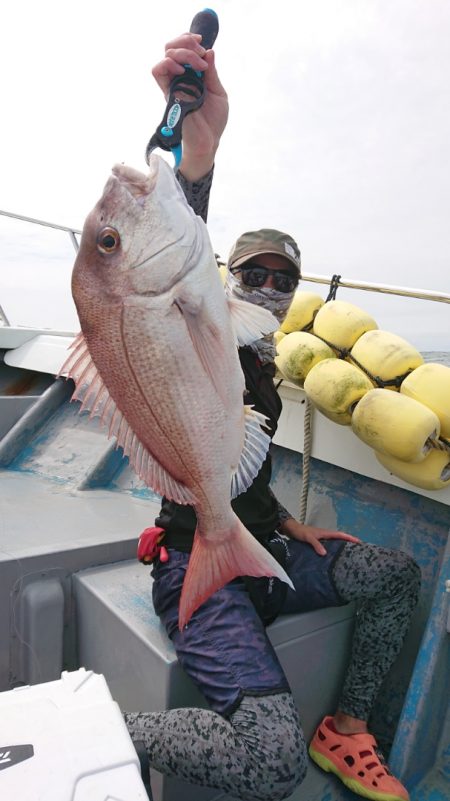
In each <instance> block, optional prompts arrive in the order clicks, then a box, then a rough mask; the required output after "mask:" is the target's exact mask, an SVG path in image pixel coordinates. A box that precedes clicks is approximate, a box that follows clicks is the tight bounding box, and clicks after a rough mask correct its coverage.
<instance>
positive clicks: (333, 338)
mask: <svg viewBox="0 0 450 801" xmlns="http://www.w3.org/2000/svg"><path fill="white" fill-rule="evenodd" d="M375 328H378V325H377V323H376V322H375V320H374V319H373V317H371V316H370V314H367V312H365V311H364V310H363V309H360V308H359V307H358V306H354V305H353V303H347V301H343V300H330V301H329V302H328V303H325V304H324V305H323V306H322V307H321V309H319V311H318V312H317V314H316V317H315V319H314V325H313V333H314V334H316V336H318V337H320V338H321V339H323V340H324V341H325V342H326V343H327V344H328V345H331V346H334V347H335V348H337V349H344V350H350V348H352V347H353V345H354V344H355V342H356V341H357V340H358V339H359V337H361V336H362V335H363V334H365V333H366V331H371V330H373V329H375Z"/></svg>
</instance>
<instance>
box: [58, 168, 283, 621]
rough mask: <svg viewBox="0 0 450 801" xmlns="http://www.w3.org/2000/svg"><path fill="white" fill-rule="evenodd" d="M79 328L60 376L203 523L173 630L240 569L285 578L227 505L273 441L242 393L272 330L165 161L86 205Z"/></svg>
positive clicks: (78, 279)
mask: <svg viewBox="0 0 450 801" xmlns="http://www.w3.org/2000/svg"><path fill="white" fill-rule="evenodd" d="M72 295H73V299H74V302H75V305H76V309H77V312H78V317H79V321H80V326H81V333H80V334H79V335H78V337H76V339H75V340H74V342H73V343H72V351H71V354H70V355H69V357H68V358H67V359H66V361H65V363H64V365H63V366H62V368H61V371H60V375H62V376H65V377H67V378H71V379H73V381H74V382H75V391H74V393H73V396H72V400H78V401H81V408H80V412H81V411H89V412H90V417H91V418H93V417H99V418H100V423H101V424H102V425H103V426H106V427H107V433H108V436H109V437H116V445H117V447H119V446H120V447H121V448H122V449H123V453H124V455H125V456H128V459H129V462H130V464H131V466H132V468H133V469H134V471H135V472H136V474H137V475H138V476H139V477H140V478H141V479H142V480H143V481H144V482H145V484H147V486H149V487H151V488H152V489H153V490H154V491H155V492H157V493H158V494H160V495H165V496H166V497H167V498H169V499H171V500H174V501H176V502H177V503H180V504H189V505H192V506H193V507H194V510H195V513H196V517H197V528H196V532H195V536H194V542H193V547H192V552H191V555H190V558H189V563H188V567H187V572H186V576H185V579H184V582H183V587H182V592H181V597H180V604H179V620H178V624H179V628H180V630H182V629H183V628H184V627H185V626H186V625H187V623H188V622H189V620H190V618H191V616H192V614H193V613H194V612H195V611H196V609H198V607H199V606H200V605H201V604H202V603H203V602H204V601H206V600H207V598H209V597H210V596H211V595H212V594H213V593H214V592H216V590H218V589H220V588H221V587H223V586H224V585H225V584H227V583H228V582H229V581H231V580H232V579H234V578H236V577H237V576H242V575H245V576H247V575H248V576H275V577H277V578H279V579H281V580H282V581H285V582H287V583H288V584H289V585H290V586H292V583H291V581H290V579H289V577H288V576H287V574H286V573H285V571H284V570H283V568H282V567H281V566H280V565H279V564H278V562H276V560H275V559H274V558H273V557H272V555H271V554H270V553H269V552H268V551H267V550H266V549H265V548H264V547H263V546H262V545H261V544H260V543H259V542H258V541H257V540H256V539H255V538H254V537H253V536H252V534H251V533H250V532H249V531H248V530H247V529H246V528H245V526H244V525H243V524H242V523H241V521H240V520H239V518H238V517H237V515H236V514H235V513H234V511H233V509H232V506H231V500H232V498H234V497H236V496H237V495H238V494H240V493H241V492H244V491H245V490H246V489H247V488H248V487H249V486H250V484H251V483H252V481H253V479H254V477H255V476H256V474H257V473H258V472H259V470H260V468H261V465H262V463H263V462H264V460H265V458H266V455H267V450H268V447H269V444H270V438H269V436H268V434H267V429H266V428H265V423H266V422H267V421H266V418H265V417H264V416H263V415H261V414H260V413H259V412H257V411H256V410H254V409H253V408H252V407H250V406H249V405H245V403H244V392H245V381H244V376H243V373H242V369H241V366H240V362H239V357H238V349H237V347H238V345H246V344H249V343H250V342H253V341H255V340H256V339H258V338H260V337H261V336H264V335H267V334H269V333H271V332H273V331H274V330H276V328H278V322H277V320H276V319H275V318H274V317H273V316H272V315H271V313H270V312H268V311H267V310H266V309H261V308H259V307H257V306H256V305H253V304H249V303H248V302H246V301H242V300H238V299H233V298H227V297H226V295H225V292H224V289H223V285H222V281H221V279H220V274H219V270H218V268H217V263H216V258H215V254H214V250H213V247H212V244H211V241H210V239H209V234H208V229H207V227H206V225H205V223H204V222H203V220H202V219H201V218H200V217H198V216H197V215H196V214H195V213H194V212H193V210H192V208H191V207H190V206H189V204H188V203H187V201H186V198H185V196H184V194H183V192H182V190H181V188H180V186H179V184H178V181H177V180H176V177H175V175H174V172H173V170H172V169H171V167H170V166H169V165H168V164H167V162H166V161H165V160H164V159H163V158H161V157H160V156H158V155H156V154H152V156H151V159H150V165H149V172H148V174H144V173H142V172H140V171H138V170H135V169H134V168H132V167H129V166H126V165H124V164H117V165H115V166H114V167H113V169H112V174H111V176H110V177H109V179H108V181H107V183H106V186H105V189H104V192H103V195H102V197H101V198H100V200H99V201H98V203H97V204H96V205H95V207H94V209H93V210H92V211H91V212H90V214H89V215H88V216H87V218H86V221H85V224H84V226H83V231H82V236H81V242H80V248H79V252H78V254H77V257H76V260H75V264H74V268H73V272H72Z"/></svg>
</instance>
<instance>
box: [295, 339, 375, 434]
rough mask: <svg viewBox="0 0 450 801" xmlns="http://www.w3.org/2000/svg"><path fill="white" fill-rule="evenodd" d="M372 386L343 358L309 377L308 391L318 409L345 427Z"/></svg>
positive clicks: (328, 362) (318, 368)
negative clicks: (357, 404)
mask: <svg viewBox="0 0 450 801" xmlns="http://www.w3.org/2000/svg"><path fill="white" fill-rule="evenodd" d="M290 336H292V334H290ZM283 341H284V340H283ZM372 387H373V384H372V383H371V382H370V381H369V379H368V378H367V376H366V375H364V373H363V372H362V371H361V370H359V369H358V368H357V367H354V366H353V365H352V364H349V363H348V362H344V361H342V360H341V359H325V360H324V361H320V362H319V363H318V364H316V365H315V367H313V368H312V370H310V372H309V373H308V375H307V376H306V378H305V392H306V394H307V395H308V397H309V398H310V399H311V401H312V402H313V403H314V406H316V407H317V408H318V409H319V411H321V412H322V414H324V415H325V416H326V417H329V418H330V420H334V422H335V423H340V425H344V426H345V425H349V424H350V423H351V419H352V411H353V407H354V405H355V404H356V403H358V401H360V400H361V398H362V397H363V396H364V395H365V394H366V392H369V391H370V390H371V389H372Z"/></svg>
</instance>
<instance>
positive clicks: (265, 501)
mask: <svg viewBox="0 0 450 801" xmlns="http://www.w3.org/2000/svg"><path fill="white" fill-rule="evenodd" d="M177 177H178V180H179V182H180V185H181V187H182V189H183V191H184V193H185V195H186V198H187V200H188V202H189V204H190V205H191V206H192V208H193V209H194V211H195V213H196V214H198V215H199V216H201V217H202V218H203V220H204V221H205V222H206V219H207V213H208V203H209V193H210V190H211V184H212V178H213V169H212V170H211V171H210V172H209V173H208V174H207V175H206V176H204V178H202V179H201V180H200V181H197V182H190V181H187V180H186V179H185V178H184V176H183V175H182V174H181V173H180V172H179V173H178V175H177ZM239 359H240V362H241V367H242V371H243V373H244V377H245V386H246V395H245V403H246V404H249V405H251V406H253V407H254V408H255V409H256V411H258V412H261V413H262V414H264V415H265V416H266V418H267V419H268V429H269V431H270V434H271V436H272V437H273V435H274V434H275V431H276V429H277V424H278V418H279V416H280V414H281V400H280V397H279V395H278V392H277V391H276V389H275V386H274V383H273V378H274V375H275V367H274V365H273V364H272V363H266V364H262V363H261V362H260V360H259V359H258V356H257V354H256V353H255V352H254V351H252V350H251V349H250V348H240V349H239ZM271 475H272V463H271V456H270V453H268V455H267V457H266V459H265V461H264V463H263V465H262V467H261V469H260V471H259V473H258V475H257V476H256V477H255V479H254V481H253V483H252V484H251V486H250V487H249V488H248V490H246V492H243V493H241V494H240V495H238V496H237V498H235V499H234V500H233V501H232V502H231V505H232V507H233V509H234V511H235V512H236V514H237V516H238V517H239V519H240V520H241V521H242V523H243V524H244V525H245V526H246V528H247V529H248V530H249V531H251V533H252V534H253V535H254V536H255V537H256V538H257V539H258V540H260V541H261V542H264V541H266V540H267V539H268V538H269V537H270V536H271V535H272V534H273V532H274V531H275V529H276V528H277V526H279V524H280V522H281V521H282V520H285V519H287V518H289V517H291V515H290V514H289V512H288V511H287V510H286V509H285V508H284V507H283V506H282V505H281V504H280V503H279V501H278V500H277V498H276V497H275V495H274V494H273V492H272V491H271V489H270V479H271ZM196 522H197V521H196V515H195V511H194V509H193V508H192V506H183V505H181V504H178V503H175V502H174V501H169V500H167V498H163V502H162V506H161V511H160V514H159V516H158V517H157V519H156V521H155V523H156V525H157V526H161V527H162V528H164V529H165V531H166V536H165V540H164V541H165V545H167V546H169V547H174V548H178V549H179V550H184V551H190V549H191V547H192V541H193V537H194V533H195V528H196Z"/></svg>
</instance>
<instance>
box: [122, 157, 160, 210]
mask: <svg viewBox="0 0 450 801" xmlns="http://www.w3.org/2000/svg"><path fill="white" fill-rule="evenodd" d="M149 166H150V172H149V173H148V175H144V173H142V172H140V171H139V170H135V169H134V167H128V166H127V165H126V164H115V165H114V167H113V168H112V173H113V175H114V176H115V178H117V180H118V181H119V183H120V185H121V186H122V187H123V188H124V189H126V190H127V191H128V192H129V193H130V195H131V196H132V197H133V198H134V199H135V200H137V201H138V203H139V202H141V204H142V203H143V202H144V200H145V198H146V197H148V195H150V194H151V192H153V190H154V188H155V186H156V180H157V176H158V166H159V165H158V161H157V160H155V159H150V165H149Z"/></svg>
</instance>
